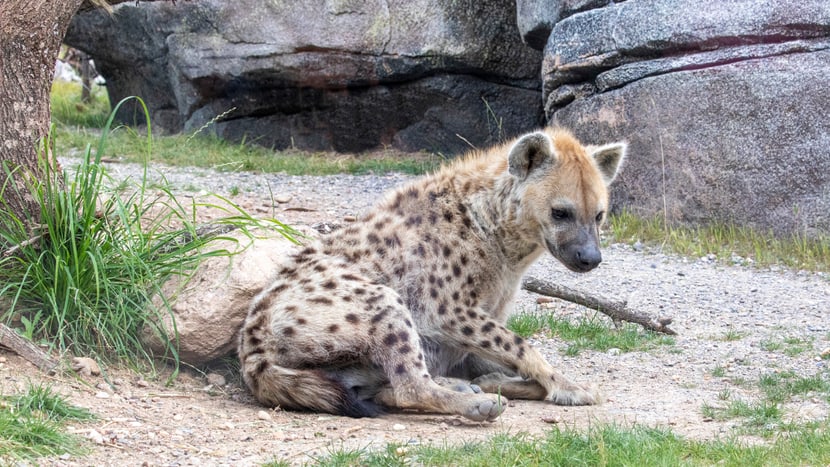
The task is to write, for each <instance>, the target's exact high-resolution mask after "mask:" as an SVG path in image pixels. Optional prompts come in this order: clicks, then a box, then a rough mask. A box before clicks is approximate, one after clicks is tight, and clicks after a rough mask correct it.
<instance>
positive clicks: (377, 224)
mask: <svg viewBox="0 0 830 467" xmlns="http://www.w3.org/2000/svg"><path fill="white" fill-rule="evenodd" d="M624 152H625V146H624V145H623V144H619V143H618V144H612V145H607V146H600V147H584V146H582V145H581V144H580V143H579V142H578V141H577V140H576V139H575V138H574V137H573V136H572V135H571V134H570V133H568V132H567V131H564V130H555V129H546V130H544V131H539V132H536V133H531V134H528V135H525V136H523V137H521V138H518V139H517V140H515V141H513V142H511V143H509V144H505V145H502V146H499V147H495V148H493V149H490V150H488V151H478V152H474V153H472V154H470V155H468V156H467V157H464V158H462V159H461V160H459V161H457V162H455V163H453V164H451V165H449V166H448V167H446V168H444V169H442V170H440V171H438V172H437V173H435V174H433V175H429V176H425V177H423V178H420V179H418V180H416V181H414V182H412V183H410V184H409V185H406V186H403V187H401V188H398V189H396V190H394V191H392V192H391V193H389V194H388V196H386V198H385V199H384V200H383V201H382V202H380V203H379V204H378V205H377V206H376V207H375V208H374V209H373V210H371V211H370V212H369V213H368V214H367V215H366V216H364V217H363V218H362V219H360V220H359V221H358V222H356V223H355V224H353V225H351V226H349V227H348V228H345V229H341V230H338V231H335V232H334V233H332V234H329V235H327V236H324V237H322V238H321V239H320V240H319V241H318V242H317V243H315V244H313V245H311V246H308V247H306V248H305V249H303V250H301V251H299V252H298V253H296V254H294V255H293V256H292V257H290V258H288V259H287V260H286V261H285V264H284V265H282V269H281V270H280V272H279V274H278V275H277V277H276V278H275V279H274V280H273V282H272V283H271V284H270V285H269V286H268V287H266V288H265V289H264V290H263V291H262V292H261V293H260V294H259V295H258V296H257V297H256V298H255V299H254V301H253V303H252V304H251V307H250V312H249V314H248V316H247V319H246V320H245V323H244V325H243V328H242V331H241V333H240V343H239V357H240V360H241V363H242V373H243V377H244V380H245V382H246V383H247V385H248V386H249V387H250V389H251V391H252V392H253V394H254V395H255V396H256V398H257V399H258V400H259V401H260V402H262V403H263V404H266V405H269V406H281V407H284V408H290V409H304V410H313V411H320V412H329V413H334V414H343V415H349V416H355V417H360V416H372V415H375V414H377V413H379V412H380V411H381V410H382V409H383V408H397V409H418V410H423V411H430V412H436V413H446V414H459V415H463V416H466V417H468V418H470V419H473V420H493V419H494V418H496V417H497V416H498V415H499V414H500V413H501V412H502V410H503V409H504V406H505V402H506V399H505V398H527V399H539V400H548V401H551V402H553V403H557V404H571V405H576V404H594V403H597V402H598V396H597V394H596V392H595V391H593V390H590V389H586V388H583V387H582V386H579V385H577V384H574V383H572V382H570V381H569V380H568V379H567V378H565V377H564V376H563V375H561V374H559V373H558V372H557V371H556V370H554V369H553V367H552V366H551V365H550V364H549V363H548V362H547V361H545V360H544V358H542V356H541V355H540V354H539V352H538V351H536V350H535V349H534V348H533V347H531V346H530V345H528V343H527V342H526V341H525V340H524V339H522V338H521V337H519V336H516V335H515V334H513V333H512V332H511V331H509V330H508V329H506V328H505V326H504V322H505V319H506V313H507V312H508V310H509V308H510V305H511V303H512V302H513V298H514V295H515V293H516V290H517V288H518V285H519V281H520V279H521V277H522V274H523V273H524V272H525V270H526V269H527V268H528V267H529V266H530V265H531V264H532V263H533V262H534V261H536V259H537V258H538V257H539V256H540V255H541V254H542V253H543V252H545V251H548V252H550V253H551V254H552V255H553V256H555V257H556V258H557V259H559V261H561V262H562V263H563V264H564V265H565V266H567V267H568V268H569V269H571V270H573V271H577V272H587V271H589V270H591V269H593V268H594V267H596V266H597V265H598V264H599V262H600V261H601V255H600V251H599V241H598V238H599V227H600V225H601V224H602V222H603V221H604V220H605V217H606V212H607V209H608V192H607V188H606V187H607V185H608V184H609V183H611V181H612V180H613V179H614V177H615V174H616V172H617V169H618V167H619V166H620V163H621V162H622V160H623V158H624ZM469 381H472V384H471V383H469ZM496 393H498V394H500V395H496Z"/></svg>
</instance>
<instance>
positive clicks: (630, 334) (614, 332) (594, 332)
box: [507, 312, 675, 356]
mask: <svg viewBox="0 0 830 467" xmlns="http://www.w3.org/2000/svg"><path fill="white" fill-rule="evenodd" d="M507 328H508V329H510V330H511V331H513V332H515V333H516V334H518V335H520V336H522V337H529V336H532V335H534V334H536V333H539V332H544V333H545V335H546V336H548V337H550V338H554V339H559V340H563V341H565V342H568V346H567V348H566V349H565V355H568V356H574V355H577V354H579V352H580V351H582V350H584V349H593V350H598V351H601V352H604V351H607V350H609V349H619V350H620V351H621V352H632V351H638V350H648V349H651V348H654V347H656V346H659V345H674V342H675V341H674V338H672V337H671V336H668V335H665V334H660V333H656V332H652V331H646V330H643V329H642V328H641V327H639V326H637V325H635V324H631V323H624V324H623V325H622V326H620V327H619V328H615V327H613V326H612V324H611V323H610V322H609V321H607V320H602V319H600V318H599V317H598V316H596V315H595V316H593V317H591V318H581V319H579V320H576V321H571V320H569V319H565V318H560V317H558V316H556V315H554V314H553V313H527V312H522V313H517V314H514V315H512V316H510V318H508V320H507Z"/></svg>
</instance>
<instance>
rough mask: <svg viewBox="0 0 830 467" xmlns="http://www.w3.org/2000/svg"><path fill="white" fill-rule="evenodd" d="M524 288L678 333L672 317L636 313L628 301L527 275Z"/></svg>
mask: <svg viewBox="0 0 830 467" xmlns="http://www.w3.org/2000/svg"><path fill="white" fill-rule="evenodd" d="M522 288H523V289H525V290H528V291H530V292H534V293H538V294H541V295H546V296H548V297H556V298H561V299H562V300H567V301H569V302H573V303H576V304H578V305H582V306H584V307H588V308H591V309H593V310H597V311H599V312H601V313H604V314H606V315H608V316H609V317H610V318H611V319H613V320H614V321H618V320H621V321H628V322H630V323H635V324H639V325H640V326H642V327H644V328H646V329H649V330H651V331H655V332H662V333H665V334H670V335H672V336H674V335H677V333H676V332H674V331H673V330H672V329H671V328H669V324H671V322H672V319H671V318H658V319H657V320H654V319H653V318H651V317H650V316H646V315H642V314H639V313H635V312H633V311H630V310H629V309H628V306H627V303H626V301H624V300H622V301H619V300H608V299H605V298H603V297H598V296H596V295H590V294H588V293H586V292H584V291H581V290H575V289H571V288H569V287H565V286H563V285H560V284H553V283H551V282H548V281H543V280H541V279H537V278H535V277H525V279H524V281H522Z"/></svg>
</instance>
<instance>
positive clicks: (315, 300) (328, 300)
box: [308, 297, 334, 305]
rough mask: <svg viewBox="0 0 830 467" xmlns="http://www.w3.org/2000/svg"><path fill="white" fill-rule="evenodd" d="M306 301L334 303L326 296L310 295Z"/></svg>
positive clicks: (324, 303) (322, 303)
mask: <svg viewBox="0 0 830 467" xmlns="http://www.w3.org/2000/svg"><path fill="white" fill-rule="evenodd" d="M308 301H309V302H311V303H319V304H321V305H331V304H332V303H334V302H332V301H331V299H330V298H328V297H311V298H309V299H308Z"/></svg>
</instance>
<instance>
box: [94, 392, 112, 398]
mask: <svg viewBox="0 0 830 467" xmlns="http://www.w3.org/2000/svg"><path fill="white" fill-rule="evenodd" d="M95 397H97V398H98V399H109V398H110V394H109V393H108V392H104V391H100V392H96V393H95Z"/></svg>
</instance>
